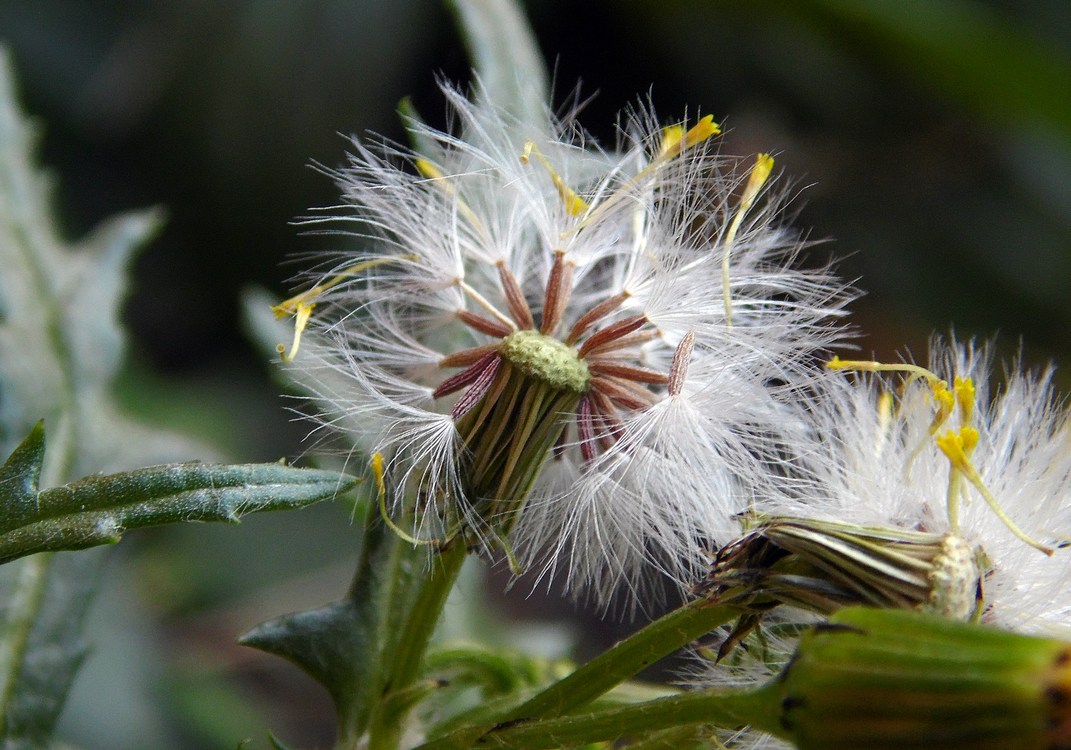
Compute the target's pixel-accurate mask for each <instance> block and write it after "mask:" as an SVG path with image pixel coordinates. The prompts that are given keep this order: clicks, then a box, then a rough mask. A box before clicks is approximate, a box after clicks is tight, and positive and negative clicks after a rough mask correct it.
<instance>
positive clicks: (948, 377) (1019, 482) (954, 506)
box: [766, 341, 1071, 631]
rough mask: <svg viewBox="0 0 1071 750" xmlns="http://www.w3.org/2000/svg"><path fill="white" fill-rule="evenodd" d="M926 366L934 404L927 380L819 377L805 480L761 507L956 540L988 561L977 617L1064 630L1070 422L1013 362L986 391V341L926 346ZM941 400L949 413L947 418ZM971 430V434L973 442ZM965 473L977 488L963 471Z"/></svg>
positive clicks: (1045, 384) (1069, 553)
mask: <svg viewBox="0 0 1071 750" xmlns="http://www.w3.org/2000/svg"><path fill="white" fill-rule="evenodd" d="M849 369H850V368H849ZM928 369H929V370H930V371H931V372H932V373H934V374H936V375H937V376H938V377H939V378H941V379H942V380H943V383H944V385H945V386H947V391H945V393H946V395H945V396H943V397H942V396H941V395H940V392H941V385H940V384H938V385H937V386H936V389H937V390H936V392H935V385H934V383H932V382H927V381H926V379H925V378H916V379H914V380H911V381H910V382H908V383H907V384H906V385H904V384H903V382H902V379H901V377H900V376H898V375H895V374H888V373H883V374H881V375H877V374H873V373H866V374H858V373H857V374H851V373H843V372H839V373H829V376H828V377H827V378H825V379H824V380H823V382H822V383H821V384H820V387H819V390H818V397H817V398H815V400H814V402H813V408H812V411H811V421H812V435H811V437H812V440H811V441H810V445H811V447H810V450H809V451H807V452H806V455H804V456H803V457H802V459H801V460H802V462H803V465H805V466H806V468H807V472H808V476H809V481H808V483H807V485H806V486H804V484H803V483H800V484H797V485H796V486H795V488H794V490H793V493H792V494H791V495H790V494H789V493H785V492H784V488H783V487H780V488H778V487H774V486H773V485H771V488H770V492H769V495H768V497H767V501H768V502H767V505H766V507H767V509H768V510H769V511H770V512H773V513H784V514H786V515H792V516H796V517H804V518H807V517H810V518H824V519H828V520H836V521H842V522H848V523H853V524H858V525H862V526H890V527H895V528H900V529H908V530H921V531H926V532H933V533H945V532H951V533H954V534H956V535H957V536H959V537H960V538H962V539H963V540H965V542H966V543H968V544H969V545H970V546H973V547H980V548H981V550H982V551H983V552H984V556H985V560H986V561H987V562H988V567H989V570H988V572H987V573H986V574H985V575H984V580H983V593H984V611H983V615H982V616H983V619H985V620H987V621H991V622H994V623H997V624H1000V625H1003V626H1005V627H1010V628H1015V629H1023V630H1028V631H1038V630H1045V629H1048V628H1051V627H1066V624H1067V622H1068V616H1069V614H1071V595H1068V592H1069V591H1071V589H1069V587H1068V584H1069V583H1071V550H1067V549H1064V547H1065V546H1066V544H1067V541H1068V539H1069V538H1071V413H1069V412H1068V411H1067V410H1066V408H1064V407H1063V405H1062V404H1060V403H1059V402H1058V400H1057V399H1056V397H1055V395H1054V393H1053V389H1052V386H1051V376H1050V373H1049V372H1044V373H1041V374H1040V375H1038V374H1031V373H1025V372H1023V371H1022V370H1021V368H1019V367H1018V366H1017V365H1013V366H1012V367H1010V368H1008V369H1007V371H1006V373H1005V377H1004V383H1003V384H1002V385H1001V386H999V387H997V388H996V389H995V390H994V388H993V386H992V383H993V381H994V380H995V379H996V373H994V372H993V370H992V358H991V356H990V354H989V352H988V351H987V348H986V347H985V346H975V345H973V344H959V343H956V342H952V343H944V342H941V341H935V342H934V343H933V344H932V347H931V355H930V362H929V366H928ZM971 384H973V393H972V392H971V388H970V386H971ZM953 391H954V392H955V393H953ZM961 394H962V395H961ZM942 398H943V399H945V403H946V404H951V406H949V407H948V410H947V413H946V412H944V411H942V408H941V404H940V402H941V401H942ZM968 404H969V406H968ZM942 415H943V416H942ZM938 421H939V422H940V423H939V424H937V423H936V422H938ZM965 430H966V432H964V431H965ZM970 430H973V431H975V432H976V433H977V436H976V442H975V444H973V445H971V442H972V440H971V439H970V435H969V432H970ZM960 434H966V435H968V438H969V439H968V441H967V451H966V453H967V455H966V458H967V466H966V472H965V471H964V470H963V469H962V468H957V467H956V465H955V463H954V461H953V460H952V458H951V457H950V456H951V455H952V454H951V453H950V451H951V450H952V448H953V447H954V446H949V445H948V442H946V441H950V440H951V438H954V437H957V436H958V435H960ZM952 442H954V441H952ZM943 443H944V444H945V445H946V446H947V449H945V448H942V444H943ZM972 468H973V469H974V470H975V471H976V472H977V483H975V482H972V481H971V479H970V477H968V476H967V474H968V473H969V471H970V469H972ZM957 475H958V476H957ZM983 488H984V491H985V492H987V493H988V494H989V495H990V496H991V499H992V500H994V501H995V503H996V505H995V506H992V505H991V504H990V502H988V501H987V500H986V498H985V494H984V492H983ZM778 496H779V497H778ZM1002 515H1003V516H1004V517H1002ZM1032 545H1033V546H1032ZM1041 546H1044V547H1046V548H1047V549H1048V552H1050V553H1051V554H1045V552H1043V551H1040V550H1039V549H1038V547H1041Z"/></svg>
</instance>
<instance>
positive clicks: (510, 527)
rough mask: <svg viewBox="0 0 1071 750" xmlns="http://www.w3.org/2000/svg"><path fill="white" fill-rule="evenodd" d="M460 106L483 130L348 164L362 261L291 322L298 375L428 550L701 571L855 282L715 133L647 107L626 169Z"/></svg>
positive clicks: (570, 569)
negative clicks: (809, 265)
mask: <svg viewBox="0 0 1071 750" xmlns="http://www.w3.org/2000/svg"><path fill="white" fill-rule="evenodd" d="M444 92H445V95H446V97H447V99H448V100H449V103H450V105H451V109H452V112H453V113H454V115H455V116H456V118H457V120H458V122H459V127H458V128H457V131H458V134H456V135H455V134H451V133H444V132H439V131H437V130H434V129H431V128H429V127H426V126H424V125H421V124H419V123H413V124H412V129H413V131H414V134H415V141H416V142H418V143H420V144H421V153H419V154H417V153H415V152H412V151H410V150H408V149H405V148H401V147H398V146H394V145H389V144H381V145H380V146H379V147H372V146H368V145H366V144H363V143H359V142H355V143H354V148H355V152H354V154H353V155H352V156H351V157H350V161H349V164H348V165H347V166H345V167H343V168H341V169H338V170H337V171H333V172H331V174H332V176H334V177H335V179H336V180H337V181H338V183H339V186H340V188H341V189H342V192H343V199H344V202H343V204H342V205H340V206H338V207H335V208H333V209H332V210H331V211H330V212H329V215H324V216H320V217H316V218H314V219H311V220H310V222H311V223H314V224H327V225H329V226H333V227H335V228H336V229H338V230H339V231H342V232H343V233H344V234H345V235H347V238H348V239H349V240H353V239H356V240H357V242H356V243H353V244H356V245H357V247H356V248H354V249H347V250H345V251H343V252H341V253H340V254H339V255H338V257H335V258H333V259H332V261H331V264H332V265H331V267H330V268H329V269H328V270H327V271H326V272H324V273H321V274H319V275H318V276H316V277H315V280H314V283H313V284H312V285H311V287H310V288H309V289H308V291H306V292H304V293H302V294H300V295H298V296H296V297H294V298H292V299H290V300H288V301H287V302H285V303H283V304H282V305H280V306H279V312H280V313H283V314H285V313H293V314H295V315H296V316H297V321H298V326H297V331H298V333H299V334H300V332H301V331H302V330H303V329H304V328H305V326H306V324H308V326H309V330H308V333H307V334H306V336H305V342H306V343H305V344H304V345H303V347H302V350H301V353H300V355H298V356H297V357H296V358H295V359H294V363H293V365H292V367H294V368H296V369H297V370H299V372H300V375H301V377H303V379H304V380H305V382H306V383H307V384H309V386H310V388H312V389H313V390H314V392H315V393H316V394H317V395H318V396H319V399H320V403H321V406H322V414H321V418H322V420H323V422H324V423H329V424H331V425H332V426H335V427H338V428H340V429H342V430H343V431H344V432H345V434H346V435H347V437H348V438H349V439H350V440H352V442H353V444H354V445H356V446H357V447H358V448H360V449H361V450H366V451H368V452H369V453H371V454H375V455H377V456H379V457H380V458H379V459H377V460H378V461H380V462H381V463H380V464H379V466H380V467H381V469H380V470H379V471H378V472H377V477H378V478H379V479H380V480H381V486H382V488H383V494H384V496H385V506H387V507H386V508H385V509H386V510H387V511H388V512H389V513H390V516H391V523H393V524H395V525H396V526H398V527H400V528H401V529H402V530H403V533H405V534H407V535H411V536H412V537H414V538H417V537H419V538H421V539H445V538H454V537H456V536H458V535H461V536H463V537H464V539H465V540H466V542H467V543H468V544H470V545H475V546H478V547H481V548H491V547H500V548H502V549H504V550H505V551H506V552H507V554H509V555H511V559H513V561H514V563H515V564H516V565H521V564H522V563H524V564H527V565H530V566H531V565H534V566H536V567H537V568H539V569H541V570H543V571H544V572H549V571H552V570H554V569H555V568H560V569H562V570H563V571H565V574H566V577H567V579H568V584H569V585H570V587H571V588H573V589H574V590H590V589H591V587H594V589H595V590H596V591H598V592H600V593H602V592H606V591H609V590H610V589H612V588H613V587H614V586H615V585H616V584H619V583H628V584H632V583H635V581H636V574H637V573H638V571H639V568H640V566H641V565H643V564H646V563H650V562H651V561H657V562H658V563H660V564H661V565H662V566H663V567H664V569H665V570H666V571H667V572H669V573H670V574H672V575H674V576H675V577H677V578H679V579H680V580H687V579H689V578H691V577H692V576H693V575H694V572H695V570H696V569H697V567H698V566H699V565H701V564H702V558H701V555H700V552H699V550H700V548H701V545H700V544H699V543H698V540H699V539H701V538H706V536H707V535H708V534H709V533H710V530H712V529H719V528H720V529H725V530H726V531H728V530H729V529H730V528H731V516H732V514H733V513H735V512H737V511H739V510H740V503H741V501H740V500H739V499H738V498H737V497H736V493H735V492H734V489H733V481H734V477H737V476H740V475H747V474H749V473H751V472H752V471H753V470H754V469H755V468H756V467H757V466H758V465H759V463H760V462H761V461H762V460H763V459H764V456H765V454H767V453H769V452H770V451H772V450H773V449H774V447H775V446H777V445H779V444H780V442H781V441H782V440H783V439H784V435H785V434H786V432H787V431H788V430H789V429H791V427H792V426H793V425H795V424H798V420H796V419H795V418H794V417H792V416H790V415H787V414H786V413H785V408H784V407H783V406H782V405H781V403H780V402H779V398H778V397H779V396H781V395H784V394H786V393H792V392H793V391H794V389H795V388H797V387H798V386H799V385H800V384H801V383H802V382H804V381H805V380H806V379H807V378H809V377H812V375H810V374H808V370H807V368H806V364H807V362H808V359H809V357H812V356H813V355H814V352H815V351H816V350H819V349H821V348H823V347H825V346H826V345H828V344H829V343H830V342H831V341H832V340H833V339H834V338H835V336H836V335H837V328H836V327H835V326H833V325H831V323H830V319H831V316H836V315H838V314H839V313H840V311H841V308H842V306H843V304H844V302H845V301H846V298H847V295H846V293H845V291H844V288H843V287H842V285H841V284H840V283H839V282H838V281H837V280H836V279H835V278H834V277H833V276H831V275H830V274H829V273H828V271H826V270H825V269H819V270H813V271H804V270H800V269H799V268H797V267H796V265H795V261H796V255H797V254H798V252H799V250H800V248H801V243H800V241H799V240H798V239H797V237H796V236H795V235H794V234H793V233H792V232H790V231H787V230H786V229H784V228H783V227H782V226H780V224H779V204H778V201H777V200H776V197H773V198H771V196H770V184H771V182H770V175H771V170H772V165H773V160H772V159H771V158H770V157H769V156H768V155H765V154H762V155H759V156H758V157H757V158H755V159H751V160H740V159H730V158H725V157H722V156H720V155H719V154H718V152H717V149H716V148H715V147H714V145H713V141H714V140H716V139H715V136H717V134H718V132H719V130H718V126H717V125H716V124H715V123H714V122H713V121H712V119H711V118H710V117H704V118H701V119H699V120H698V121H697V122H693V123H691V124H690V125H689V124H682V125H673V126H670V127H664V128H663V127H658V126H656V125H654V122H653V117H651V116H649V115H647V114H644V113H641V114H639V115H637V116H635V117H632V118H631V119H630V120H629V122H628V125H627V127H626V128H625V132H624V133H623V136H622V144H621V145H620V148H619V149H618V150H617V151H614V152H612V153H611V152H605V151H601V150H599V149H597V148H595V147H593V146H591V144H590V143H589V142H588V139H586V138H585V137H584V136H583V135H582V134H581V133H580V132H579V131H578V130H577V129H576V128H575V126H574V125H573V124H572V123H571V122H568V121H567V122H564V123H553V122H552V121H551V120H550V119H549V118H548V120H547V122H545V123H535V124H532V123H521V122H517V121H514V120H512V119H511V118H510V117H509V116H507V115H506V114H504V113H503V112H500V111H498V110H496V109H494V108H492V107H490V106H488V105H485V104H474V103H472V102H470V101H469V100H468V99H466V97H465V96H463V95H462V94H461V93H460V92H458V91H456V90H453V89H450V88H445V89H444ZM347 225H349V226H352V227H353V229H352V230H344V228H345V227H346V226H347ZM314 306H315V308H316V311H315V314H312V308H313V307H314ZM310 320H311V322H310ZM299 340H300V339H299V338H298V337H295V344H294V347H293V348H292V350H291V352H290V354H289V355H286V356H291V357H292V356H293V354H294V351H293V350H294V349H296V348H297V344H298V342H299ZM514 551H516V553H517V555H516V557H513V552H514Z"/></svg>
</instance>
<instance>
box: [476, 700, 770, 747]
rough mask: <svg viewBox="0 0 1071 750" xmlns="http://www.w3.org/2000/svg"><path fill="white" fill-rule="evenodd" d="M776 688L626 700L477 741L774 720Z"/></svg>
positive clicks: (582, 738) (559, 738) (603, 736)
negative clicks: (614, 705) (611, 705)
mask: <svg viewBox="0 0 1071 750" xmlns="http://www.w3.org/2000/svg"><path fill="white" fill-rule="evenodd" d="M779 695H780V694H779V692H778V691H777V689H776V686H774V689H770V688H762V689H759V690H734V691H725V690H714V689H709V690H702V691H696V692H690V693H683V694H681V695H674V696H670V697H668V698H660V699H658V700H653V701H647V702H645V703H636V704H633V705H630V706H622V707H620V708H612V709H609V710H606V711H593V712H589V713H585V714H571V715H569V716H561V717H558V718H554V719H545V720H543V721H533V722H523V723H520V724H515V725H508V724H507V725H503V726H501V728H496V729H494V730H492V731H491V732H488V733H487V734H486V735H484V736H483V737H481V738H480V739H479V741H478V742H477V743H476V745H475V746H476V747H495V748H511V749H512V750H550V749H551V748H558V747H569V746H573V745H578V744H582V743H587V742H604V741H612V740H616V739H618V738H620V737H628V736H634V735H642V734H646V733H648V732H655V731H661V730H664V729H666V728H667V727H682V726H712V727H726V728H732V727H742V726H745V725H749V724H750V725H755V726H760V727H772V726H776V722H777V716H778V708H779Z"/></svg>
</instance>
